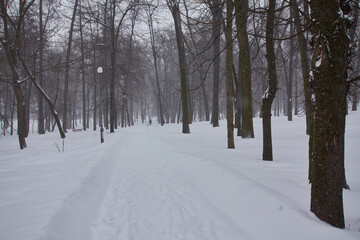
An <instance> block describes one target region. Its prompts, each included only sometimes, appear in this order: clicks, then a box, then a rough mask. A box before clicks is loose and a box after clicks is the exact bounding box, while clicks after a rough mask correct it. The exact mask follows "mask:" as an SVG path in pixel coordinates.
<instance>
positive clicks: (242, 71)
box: [235, 0, 254, 138]
mask: <svg viewBox="0 0 360 240" xmlns="http://www.w3.org/2000/svg"><path fill="white" fill-rule="evenodd" d="M248 7H249V2H248V0H235V12H236V29H237V31H238V34H237V39H238V43H239V48H240V53H239V79H241V80H240V84H241V100H242V101H241V102H242V104H241V105H242V109H243V111H242V116H241V117H242V121H241V123H242V126H241V127H242V131H241V136H242V138H254V127H253V119H252V117H253V114H252V93H251V66H250V49H249V40H248V34H247V17H248Z"/></svg>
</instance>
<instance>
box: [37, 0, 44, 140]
mask: <svg viewBox="0 0 360 240" xmlns="http://www.w3.org/2000/svg"><path fill="white" fill-rule="evenodd" d="M42 2H43V1H42V0H40V2H39V21H40V23H39V25H40V30H39V35H40V42H39V72H40V74H39V84H40V86H42V85H43V50H44V26H43V16H42V15H43V10H42V4H43V3H42ZM38 133H39V134H45V126H44V104H43V98H42V96H41V94H40V93H39V95H38Z"/></svg>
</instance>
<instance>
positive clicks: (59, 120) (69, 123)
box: [0, 0, 360, 227]
mask: <svg viewBox="0 0 360 240" xmlns="http://www.w3.org/2000/svg"><path fill="white" fill-rule="evenodd" d="M322 6H326V9H324V8H322ZM0 10H1V12H0V14H1V20H0V21H1V25H2V28H1V30H0V42H1V48H0V59H1V61H2V62H3V63H7V64H2V65H1V66H0V116H1V123H2V124H1V127H2V134H4V135H5V134H7V132H9V134H12V133H13V132H14V130H16V131H17V134H18V136H19V143H20V148H21V149H23V148H25V147H26V137H27V135H28V133H29V131H30V129H31V128H32V129H36V131H38V133H39V134H44V133H45V132H47V131H54V129H55V127H57V128H58V129H59V133H60V135H61V137H62V138H65V133H66V131H67V130H69V129H71V128H80V127H81V128H82V129H83V130H88V129H92V130H96V129H97V127H98V126H100V125H102V124H104V126H105V128H106V129H109V131H110V132H111V133H112V132H114V131H115V130H116V129H117V128H118V127H119V126H121V127H126V126H131V125H133V124H134V122H135V121H142V122H145V121H146V119H149V118H151V117H153V116H156V117H157V119H158V121H159V123H160V124H161V125H164V124H165V123H170V122H172V123H175V122H178V123H179V122H182V132H183V133H190V124H191V122H192V121H196V120H200V121H202V120H205V121H210V122H211V124H212V126H213V127H217V126H219V119H222V118H226V119H227V132H228V148H234V147H235V145H234V128H236V129H237V133H236V134H237V136H241V137H242V138H254V137H255V135H254V130H253V123H252V119H253V117H254V116H260V117H262V121H263V159H264V160H270V161H271V160H272V159H273V154H272V143H271V141H272V137H271V117H272V113H273V114H274V115H279V114H280V112H281V113H283V114H284V115H287V117H288V120H289V121H292V118H293V114H294V115H299V114H300V115H304V114H305V115H306V120H307V130H306V132H307V134H309V136H310V137H309V139H310V140H309V166H310V168H309V180H310V182H311V183H312V203H311V210H312V211H313V212H314V213H315V214H316V215H317V216H319V218H321V219H323V220H325V221H327V222H329V223H330V224H332V225H334V226H337V227H344V220H343V210H342V189H343V188H344V187H345V188H346V187H348V186H347V183H346V180H345V171H344V129H345V115H346V111H347V109H348V107H349V105H350V104H351V109H352V110H357V106H358V102H359V100H358V92H359V89H358V86H359V85H358V83H357V81H358V80H359V69H360V54H359V53H360V51H359V47H360V45H359V38H358V37H357V36H358V34H359V30H358V28H357V27H356V26H357V22H358V12H359V1H358V0H354V1H345V0H332V1H326V0H317V1H315V0H314V1H310V3H309V2H308V1H301V0H285V1H280V2H279V1H275V0H269V1H260V0H252V1H248V0H243V1H240V0H204V1H199V0H187V1H185V0H183V1H180V0H166V1H156V0H152V1H151V0H147V1H145V0H143V1H141V0H96V1H89V0H73V1H69V2H64V1H59V0H39V1H35V0H20V1H13V0H1V1H0ZM70 13H71V14H70ZM97 69H101V70H102V71H97ZM15 119H16V120H15ZM31 119H32V120H33V124H34V123H35V122H36V123H37V127H34V126H33V124H31ZM14 122H16V123H17V126H16V127H15V126H14ZM324 166H326V167H325V168H324ZM330 178H331V179H330ZM334 212H335V213H336V214H334Z"/></svg>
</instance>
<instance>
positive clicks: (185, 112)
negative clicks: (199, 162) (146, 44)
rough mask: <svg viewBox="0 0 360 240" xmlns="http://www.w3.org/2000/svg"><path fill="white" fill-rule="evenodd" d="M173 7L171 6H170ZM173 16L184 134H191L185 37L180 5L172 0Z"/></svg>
mask: <svg viewBox="0 0 360 240" xmlns="http://www.w3.org/2000/svg"><path fill="white" fill-rule="evenodd" d="M170 5H171V6H170ZM169 8H170V10H171V13H172V16H173V18H174V24H175V33H176V43H177V48H178V55H179V67H180V82H181V84H180V85H181V103H182V133H190V126H189V102H188V100H189V97H188V95H189V94H190V92H189V90H188V89H189V81H188V75H187V63H186V53H185V46H184V36H183V32H182V29H181V16H180V10H179V6H178V3H177V2H176V1H173V0H171V4H169Z"/></svg>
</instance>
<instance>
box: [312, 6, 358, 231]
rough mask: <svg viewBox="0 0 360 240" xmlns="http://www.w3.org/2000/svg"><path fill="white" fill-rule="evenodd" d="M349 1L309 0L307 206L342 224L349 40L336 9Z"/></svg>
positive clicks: (344, 10) (345, 9)
mask: <svg viewBox="0 0 360 240" xmlns="http://www.w3.org/2000/svg"><path fill="white" fill-rule="evenodd" d="M325 4H326V9H327V10H326V11H324V8H323V6H325ZM349 4H350V3H347V1H345V0H341V1H339V2H338V1H327V0H318V1H312V2H311V3H310V8H311V19H312V21H313V22H312V24H311V33H312V37H313V41H314V53H313V57H312V60H311V66H312V69H313V73H314V83H313V84H312V90H313V94H314V96H313V99H314V106H315V107H314V122H313V129H312V131H311V137H312V138H313V142H312V144H313V146H312V158H310V159H309V160H311V167H312V171H311V172H310V173H311V175H310V180H311V211H312V212H314V213H315V215H316V216H317V217H319V218H320V219H321V220H323V221H325V222H327V223H329V224H331V225H333V226H335V227H338V228H344V227H345V222H344V210H343V196H342V191H343V187H344V186H345V185H346V182H345V168H344V145H345V143H344V134H345V117H346V93H347V82H346V81H347V67H348V62H347V58H348V50H349V44H350V41H349V39H348V37H347V36H348V35H347V29H346V28H347V25H346V24H348V23H347V22H346V20H345V19H344V18H343V17H342V16H340V15H339V13H340V12H341V13H343V14H344V15H345V14H349V11H350V9H351V7H349ZM334 99H336V101H334Z"/></svg>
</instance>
